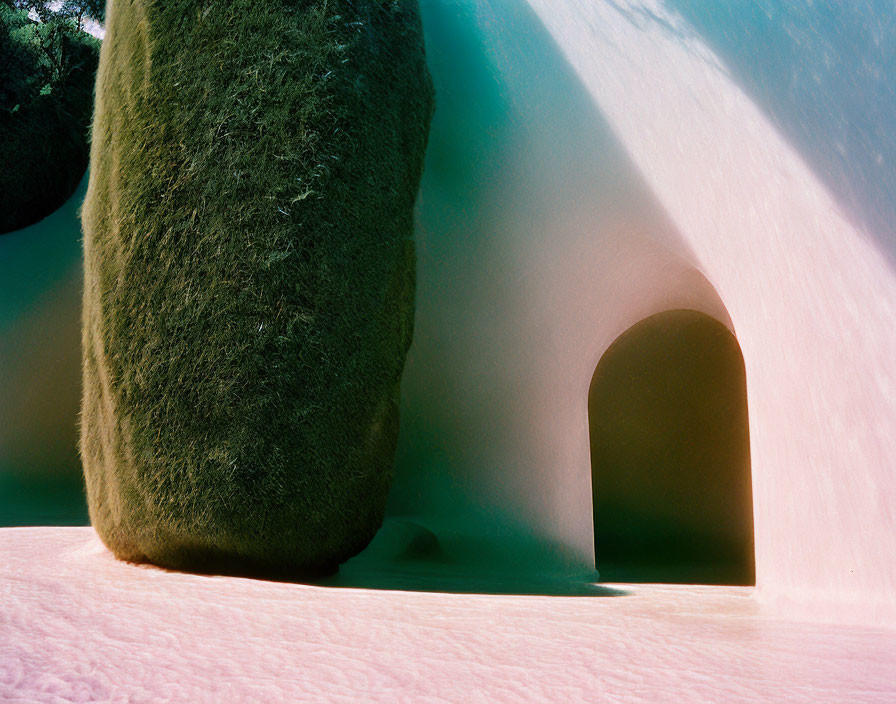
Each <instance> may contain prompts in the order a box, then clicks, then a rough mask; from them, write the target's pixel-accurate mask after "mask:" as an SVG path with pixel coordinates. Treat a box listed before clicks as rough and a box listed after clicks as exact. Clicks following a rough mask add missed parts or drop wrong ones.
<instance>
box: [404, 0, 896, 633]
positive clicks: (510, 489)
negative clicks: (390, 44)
mask: <svg viewBox="0 0 896 704" xmlns="http://www.w3.org/2000/svg"><path fill="white" fill-rule="evenodd" d="M530 5H531V7H532V9H533V10H534V11H535V13H537V16H536V15H535V14H533V13H532V12H529V11H528V8H525V9H524V8H522V7H521V6H520V4H519V3H514V2H503V1H501V0H478V1H476V2H473V1H472V0H471V1H457V0H454V1H453V0H430V2H426V3H424V24H425V26H426V30H427V32H428V35H427V41H428V46H427V50H428V54H429V57H430V59H429V60H430V65H431V68H432V70H433V74H434V77H435V82H436V89H437V94H438V96H439V97H438V110H437V115H436V122H435V123H434V126H433V136H432V141H431V145H432V146H431V150H430V156H429V158H428V162H427V172H426V176H425V180H424V185H423V190H422V192H421V198H420V212H419V217H418V220H419V225H420V226H419V231H418V252H419V255H420V275H419V289H418V317H417V337H416V339H415V343H414V345H415V346H414V348H413V349H412V353H411V358H410V360H409V366H408V372H407V376H406V382H405V387H404V388H405V402H404V409H403V413H404V415H403V423H404V429H403V436H402V441H401V443H400V449H399V475H398V482H397V498H396V500H395V501H394V503H393V506H394V511H395V512H396V513H401V512H406V513H414V512H417V513H419V514H420V515H422V516H428V517H429V518H430V521H431V522H437V519H438V518H439V516H441V517H442V519H443V522H444V523H445V524H446V525H454V526H455V527H457V526H461V525H462V526H465V527H466V528H465V529H468V530H473V528H472V526H477V528H476V530H480V531H482V533H483V535H491V536H492V537H495V538H496V539H499V540H500V539H502V536H506V535H510V534H512V533H517V534H523V533H526V534H529V535H531V536H535V537H538V538H539V539H542V540H544V541H546V542H547V543H549V544H551V545H553V546H554V547H555V550H559V551H560V552H565V554H566V557H567V559H568V560H569V562H570V563H571V564H579V565H581V566H588V565H593V555H594V553H593V549H594V547H593V530H592V516H591V488H590V481H591V477H590V458H589V445H588V430H587V428H588V426H587V423H588V419H587V389H588V383H589V381H590V379H591V376H592V374H593V372H594V369H595V366H596V365H597V363H598V361H599V360H600V358H601V355H602V354H603V352H604V351H605V350H606V349H607V347H608V346H609V345H610V344H611V343H612V342H613V340H614V339H616V337H618V336H619V335H620V334H621V333H622V332H624V331H625V330H626V329H627V328H629V327H630V326H631V325H633V324H635V323H636V322H638V321H639V320H641V319H643V318H645V317H647V316H649V315H651V314H653V313H656V312H659V311H663V310H669V309H673V308H692V309H696V310H699V311H702V312H705V313H707V314H709V315H712V316H713V317H715V318H717V319H718V320H719V321H721V322H723V323H724V324H726V325H727V326H728V327H729V328H730V329H731V330H732V331H733V332H734V333H735V334H736V336H737V339H738V341H739V343H740V346H741V350H742V352H743V356H744V360H745V365H746V375H747V393H748V403H749V421H750V436H751V455H752V474H753V488H754V513H755V515H754V518H755V534H756V560H757V584H758V587H759V594H760V595H763V596H764V597H765V598H767V599H771V600H778V601H780V602H781V603H785V604H786V603H814V604H820V603H830V604H835V605H837V604H839V606H837V607H836V609H835V611H836V610H837V609H841V610H848V609H850V608H856V609H861V610H865V611H866V612H867V611H868V610H869V609H870V610H871V611H873V612H874V613H877V614H879V615H881V616H882V617H885V618H893V617H894V614H896V513H894V506H896V477H894V467H896V460H894V458H896V272H894V269H893V264H892V262H891V261H890V260H889V259H888V256H887V253H886V251H885V250H886V248H885V247H884V246H883V245H881V241H880V237H877V238H875V236H872V235H875V234H876V235H879V236H883V237H886V236H889V237H890V238H891V240H892V239H896V238H893V235H892V232H890V233H886V232H884V233H881V232H877V233H869V232H868V231H867V230H866V229H863V228H862V227H861V226H859V225H855V224H853V221H854V220H855V218H851V217H850V215H849V214H847V213H846V212H845V211H844V209H843V207H841V204H840V202H839V201H838V199H837V198H836V197H835V195H834V194H832V192H831V188H830V184H829V182H826V181H824V180H823V179H821V178H820V177H819V176H818V175H817V174H816V172H815V171H816V170H817V169H815V170H813V167H812V166H810V165H809V162H808V161H807V158H805V157H804V156H803V155H802V154H801V153H800V152H799V151H798V150H797V149H796V148H794V147H793V146H791V144H790V143H789V142H788V139H786V138H785V137H784V136H782V133H781V132H780V131H779V129H778V128H777V127H776V124H775V123H773V122H772V121H771V120H770V119H769V117H768V116H767V114H766V112H765V111H763V110H762V109H761V108H760V107H759V106H757V105H756V104H754V102H753V101H752V100H751V97H750V96H749V95H748V94H747V93H746V92H745V91H744V90H742V89H741V88H740V87H739V85H738V83H737V81H736V80H735V79H734V77H733V72H732V71H730V70H729V69H728V68H727V67H726V66H725V65H724V62H723V61H722V60H721V59H720V58H719V57H718V56H716V55H715V54H714V52H713V50H711V49H710V47H709V46H708V44H707V43H704V42H703V41H702V40H701V38H700V36H699V35H698V33H697V32H696V31H694V30H693V29H692V28H691V27H690V26H689V25H688V24H687V22H686V21H685V20H684V19H683V18H682V17H681V16H679V15H676V14H675V13H673V12H671V11H669V10H667V9H664V8H665V7H666V6H665V5H664V4H663V3H660V2H650V1H648V0H645V1H644V2H638V1H636V0H632V2H627V3H626V2H622V3H613V2H601V1H598V0H568V1H566V2H557V1H555V0H531V2H530ZM452 23H454V24H452ZM735 29H736V28H735ZM806 31H808V32H809V35H808V39H807V41H811V39H812V36H811V31H812V29H811V27H810V28H809V29H808V30H806ZM837 49H838V47H836V46H834V47H833V50H837ZM840 50H842V51H843V52H848V51H852V48H851V47H850V46H844V47H840ZM459 51H463V52H464V54H465V56H467V58H466V60H465V61H466V63H465V62H463V61H458V60H457V59H456V57H457V55H458V52H459ZM452 52H453V53H452ZM834 56H835V57H836V53H835V54H834ZM470 57H472V58H470ZM781 80H782V81H786V80H787V77H786V76H784V77H782V78H781ZM471 84H472V86H473V87H470V86H471ZM477 92H478V94H477ZM472 98H476V102H477V105H476V109H475V111H474V110H472V106H471V105H470V101H471V99H472ZM873 98H874V96H869V101H870V100H873ZM831 101H836V96H832V97H831ZM465 107H466V108H467V109H468V110H470V111H471V114H468V113H465V112H464V108H465ZM820 138H823V135H822V136H820ZM449 140H450V151H448V146H447V145H448V144H449ZM443 141H444V142H445V145H446V146H445V147H443V145H442V142H443ZM443 148H444V149H445V151H443ZM868 148H869V149H873V148H874V145H873V144H869V145H868ZM846 158H847V159H849V158H850V155H847V156H846ZM853 158H855V159H857V160H858V159H859V157H857V156H854V157H853ZM434 398H435V399H438V401H437V403H439V404H440V406H439V407H438V408H435V407H434V404H435V403H436V401H434ZM424 427H429V428H430V430H431V433H432V435H433V437H434V438H436V439H434V440H433V441H432V442H431V443H430V445H428V446H426V447H422V446H421V444H420V441H419V437H418V438H417V439H415V438H414V433H419V432H420V431H421V428H424ZM403 492H404V493H403ZM446 497H447V498H446ZM411 498H413V500H411ZM477 517H478V518H477ZM477 521H478V523H477ZM844 613H845V611H844Z"/></svg>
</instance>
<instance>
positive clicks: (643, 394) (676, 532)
mask: <svg viewBox="0 0 896 704" xmlns="http://www.w3.org/2000/svg"><path fill="white" fill-rule="evenodd" d="M588 418H589V428H590V435H591V486H592V493H593V500H594V503H593V506H594V542H595V558H596V562H597V569H598V570H599V571H600V575H601V579H602V580H604V581H619V582H667V583H687V584H740V585H752V584H755V579H756V576H755V558H754V545H753V498H752V481H751V476H750V440H749V427H748V420H747V385H746V373H745V370H744V361H743V357H742V355H741V351H740V346H739V345H738V343H737V340H736V338H735V337H734V335H732V334H731V332H730V331H729V330H728V329H727V328H726V327H725V326H724V325H722V324H721V323H720V322H718V321H717V320H715V319H714V318H711V317H710V316H708V315H705V314H703V313H698V312H697V311H693V310H673V311H667V312H664V313H658V314H657V315H653V316H650V317H649V318H646V319H644V320H642V321H641V322H639V323H637V324H636V325H634V326H633V327H631V328H629V329H628V330H627V331H626V332H624V333H623V334H622V335H621V336H620V337H619V338H617V340H616V341H615V342H614V343H613V344H612V345H611V346H610V347H609V349H607V351H606V353H604V355H603V357H602V358H601V360H600V362H599V363H598V365H597V369H596V370H595V372H594V376H593V378H592V380H591V387H590V389H589V392H588Z"/></svg>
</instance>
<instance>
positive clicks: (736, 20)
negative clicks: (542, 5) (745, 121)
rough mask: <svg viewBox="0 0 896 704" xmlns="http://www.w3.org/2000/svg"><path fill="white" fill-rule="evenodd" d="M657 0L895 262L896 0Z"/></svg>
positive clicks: (641, 18)
mask: <svg viewBox="0 0 896 704" xmlns="http://www.w3.org/2000/svg"><path fill="white" fill-rule="evenodd" d="M662 1H663V4H664V5H665V6H666V7H667V8H668V9H670V10H672V11H675V12H678V13H679V14H680V15H681V16H682V17H683V18H684V19H685V20H687V23H688V24H689V25H690V26H691V27H692V28H693V30H696V32H697V33H699V35H700V38H701V39H703V40H704V41H705V42H706V43H707V44H708V45H709V46H710V47H711V48H712V50H713V52H714V53H715V54H716V55H717V56H718V57H719V58H721V59H722V60H723V61H724V62H725V65H726V68H727V70H728V73H729V74H730V75H731V76H732V77H733V78H734V80H735V81H736V82H737V84H738V85H739V86H740V87H741V88H742V89H743V90H744V92H746V93H747V94H748V95H749V96H750V97H751V98H752V101H753V103H754V104H755V105H757V106H758V107H760V108H762V109H763V110H764V112H765V113H766V115H767V116H768V117H769V120H770V121H771V122H772V123H773V124H774V125H775V126H776V127H777V128H778V129H779V130H780V131H781V133H782V134H783V135H784V136H785V137H786V138H787V141H788V142H789V143H790V144H791V145H792V146H793V147H795V148H796V149H797V150H798V151H799V152H800V155H801V156H802V157H803V159H804V160H805V162H806V163H807V164H808V165H810V166H811V167H812V170H813V171H814V173H815V175H816V176H817V177H818V178H819V180H821V181H822V182H824V184H825V185H826V186H827V188H828V189H829V190H830V192H831V193H832V194H833V195H834V196H835V197H836V199H837V201H838V203H839V205H840V207H841V208H842V209H843V212H844V214H845V215H846V216H847V217H849V218H850V219H851V220H852V222H853V224H854V225H856V226H857V227H859V228H860V229H862V230H864V231H865V232H866V233H868V234H870V235H872V236H873V237H874V238H875V240H876V241H877V243H878V244H879V245H880V246H881V249H882V250H883V251H884V252H886V253H887V255H888V256H889V259H890V262H891V264H894V265H896V230H894V229H893V222H894V221H896V139H894V138H893V132H894V127H896V71H893V66H896V42H893V40H892V39H893V34H894V32H896V4H894V3H892V2H890V0H857V1H855V2H848V3H846V2H844V3H827V2H820V3H798V2H768V1H764V2H743V1H742V0H724V2H720V3H719V2H714V3H707V2H704V1H703V0H662ZM618 9H620V11H621V12H624V13H625V14H626V16H627V17H628V18H629V19H630V20H631V21H632V22H635V23H644V22H651V21H658V20H657V18H656V17H654V16H652V15H651V14H650V13H649V12H646V11H644V10H641V11H637V10H631V9H629V10H625V11H624V10H622V9H621V8H618ZM689 31H690V30H689Z"/></svg>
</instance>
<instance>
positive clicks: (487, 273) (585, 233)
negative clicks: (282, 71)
mask: <svg viewBox="0 0 896 704" xmlns="http://www.w3.org/2000/svg"><path fill="white" fill-rule="evenodd" d="M421 5H422V14H423V22H424V30H425V33H426V48H427V57H428V63H429V67H430V71H431V73H432V75H433V79H434V82H435V87H436V112H435V117H434V120H433V123H432V128H431V132H430V139H429V147H428V151H427V157H426V168H425V172H424V177H423V183H422V187H421V192H420V198H419V202H418V216H417V235H416V236H417V253H418V276H417V282H418V288H417V313H416V323H415V332H414V342H413V345H412V347H411V350H410V353H409V355H408V362H407V367H406V372H405V376H404V379H403V381H402V408H401V434H400V437H399V443H398V452H397V459H396V476H395V481H394V484H393V490H392V493H391V495H390V505H389V515H391V516H393V517H406V518H413V520H415V521H417V522H419V523H422V524H424V525H425V526H427V527H428V528H431V529H432V530H434V531H437V532H439V535H440V536H441V535H442V532H443V531H446V532H448V533H450V532H452V531H458V532H465V533H466V534H468V535H477V536H481V538H482V541H483V543H484V542H487V541H492V542H495V543H499V544H502V545H503V546H504V548H505V553H504V554H499V555H497V556H496V558H497V559H498V560H499V561H503V562H505V563H507V562H508V561H509V560H510V559H511V557H510V555H511V553H514V552H517V553H519V554H520V555H522V554H528V555H530V556H531V555H534V554H535V552H533V551H536V552H537V551H539V550H542V547H543V546H545V543H539V540H538V538H537V537H536V536H534V535H533V534H532V533H533V531H532V526H533V524H534V523H535V522H536V521H535V519H533V516H532V515H531V509H530V505H531V503H532V502H533V501H535V498H534V497H536V496H539V495H540V496H542V497H543V501H544V503H545V505H548V504H549V502H550V499H551V497H549V496H548V494H550V493H551V492H552V491H553V489H552V488H551V486H550V484H551V482H552V481H554V480H555V477H553V475H552V469H551V466H550V464H549V462H544V463H539V462H535V461H533V457H535V454H534V453H533V452H531V451H530V448H529V447H528V446H527V443H529V442H531V441H532V438H531V434H529V435H527V434H526V432H525V429H524V428H522V427H521V421H520V419H523V418H528V417H531V415H532V408H531V405H532V402H533V401H532V399H533V396H534V394H533V391H532V389H533V387H534V386H537V384H538V383H540V381H539V379H538V378H537V376H538V375H539V374H540V373H542V372H543V370H542V369H541V368H540V362H539V360H540V359H541V357H540V356H539V355H543V354H544V351H543V346H542V343H543V341H544V339H545V336H546V331H547V328H546V325H550V324H551V321H550V320H545V319H544V318H543V317H540V316H541V312H542V311H544V310H545V309H546V308H547V307H549V305H548V303H547V296H546V295H545V290H544V288H545V282H548V283H549V284H550V282H551V281H553V280H552V279H551V278H550V277H551V276H552V275H553V274H552V271H550V267H551V266H553V264H554V263H556V262H557V261H559V260H563V257H553V256H550V252H551V249H552V248H554V249H556V251H557V252H560V251H565V249H563V248H566V249H570V242H569V241H567V239H570V238H571V237H573V236H575V237H579V238H581V239H587V240H588V241H589V243H590V244H589V245H588V247H587V249H590V248H592V246H594V247H601V246H604V244H606V246H607V248H608V251H609V252H611V253H612V256H608V257H607V262H608V263H606V264H604V265H603V266H604V268H607V267H615V268H616V269H619V268H624V267H625V266H626V265H627V262H626V261H625V256H627V255H628V254H629V252H630V251H632V249H634V248H635V247H634V245H632V243H642V242H644V241H647V240H649V239H650V237H656V238H657V239H659V240H660V241H661V243H660V244H659V245H656V244H655V243H654V248H655V249H657V250H664V251H665V249H668V250H670V251H672V252H673V253H674V256H677V257H679V258H680V259H684V260H690V259H692V258H693V254H692V252H691V251H690V250H689V249H688V248H687V246H686V245H685V244H684V243H683V241H682V240H681V238H680V236H679V235H678V233H677V231H676V230H675V228H674V227H673V226H672V225H671V223H670V222H669V220H668V218H667V217H666V215H665V213H664V212H663V211H662V208H661V207H660V206H659V205H658V204H657V202H656V200H655V198H653V197H652V195H651V194H650V192H649V189H648V188H647V187H646V186H645V185H644V183H643V180H642V179H641V177H640V175H639V174H638V172H637V170H636V169H635V168H634V167H633V166H632V164H631V161H630V159H629V157H628V155H627V154H626V152H625V150H624V149H623V148H622V147H621V146H620V144H619V142H618V140H617V139H616V137H615V135H614V134H613V133H612V131H611V129H610V128H609V126H608V125H607V123H606V121H605V119H604V118H603V116H602V114H601V113H600V111H599V110H598V109H597V107H596V106H595V105H594V102H593V100H592V99H591V97H590V95H589V94H588V93H587V91H586V90H585V89H584V87H583V86H582V84H581V82H580V80H579V79H578V77H577V76H576V75H575V73H574V72H573V71H572V69H571V68H570V66H569V64H568V62H567V60H566V58H565V57H564V56H563V53H562V52H561V51H560V50H559V48H558V47H557V45H556V43H555V42H554V40H553V39H552V37H551V36H550V34H549V33H548V32H547V31H546V30H545V28H544V27H543V25H542V23H541V22H540V20H539V19H538V18H537V16H536V15H535V14H534V12H533V11H532V10H531V9H530V8H529V7H528V6H527V5H526V4H525V3H518V2H507V1H503V0H495V1H491V0H490V1H486V2H469V1H468V0H429V1H427V2H423V3H422V4H421ZM632 194H635V195H632ZM645 223H646V224H645ZM572 232H574V233H575V235H569V233H572ZM645 233H650V234H645ZM616 239H624V240H625V242H624V244H623V245H621V246H617V245H616V244H614V241H615V240H616ZM630 247H631V249H629V248H630ZM664 248H665V249H664ZM643 249H648V247H647V246H644V247H643ZM545 252H547V253H548V256H544V253H545ZM620 252H621V253H620ZM672 256H673V255H670V258H672ZM545 260H547V261H545ZM539 262H544V264H543V265H541V264H540V263H539ZM617 263H618V266H617ZM598 268H599V267H598ZM616 273H617V272H616V271H615V270H614V272H613V274H614V275H615V274H616ZM596 275H602V274H601V272H597V274H596ZM605 278H607V279H611V278H612V277H610V276H607V277H605ZM605 288H607V287H606V286H605ZM612 305H614V302H613V301H611V300H607V306H608V307H609V306H612ZM560 313H562V311H561V312H560ZM546 315H547V317H548V318H550V317H555V316H556V315H557V311H550V312H549V313H547V314H546ZM581 471H582V472H586V473H587V472H588V468H587V466H584V467H582V469H581ZM586 510H587V509H586ZM539 519H540V518H539ZM540 546H542V547H540ZM565 551H567V547H566V546H564V545H552V546H550V551H544V550H543V551H541V552H539V553H538V557H537V558H532V559H531V560H529V562H528V566H527V569H530V570H531V569H540V568H541V567H544V566H545V565H548V564H550V563H551V561H552V560H556V561H563V560H565V559H567V556H566V555H565V554H564V552H565Z"/></svg>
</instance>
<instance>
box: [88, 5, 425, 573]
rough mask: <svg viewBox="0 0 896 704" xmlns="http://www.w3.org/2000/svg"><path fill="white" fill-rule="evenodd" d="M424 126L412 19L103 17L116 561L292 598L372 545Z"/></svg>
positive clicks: (289, 10)
mask: <svg viewBox="0 0 896 704" xmlns="http://www.w3.org/2000/svg"><path fill="white" fill-rule="evenodd" d="M432 110H433V89H432V83H431V80H430V77H429V74H428V72H427V69H426V65H425V58H424V50H423V38H422V32H421V27H420V20H419V15H418V8H417V3H416V0H292V1H290V0H232V1H231V2H227V3H214V2H210V1H209V0H168V2H164V3H159V2H154V1H153V0H116V1H115V2H114V3H112V4H111V5H110V14H109V16H108V17H107V34H106V38H105V40H104V42H103V48H102V53H101V58H100V68H99V73H98V78H97V102H96V113H95V118H94V128H93V144H92V151H91V173H90V183H89V187H88V193H87V199H86V202H85V204H84V209H83V225H84V233H85V243H84V244H85V290H84V318H83V324H84V333H83V345H84V398H83V405H82V417H81V454H82V459H83V464H84V472H85V477H86V481H87V492H88V503H89V507H90V515H91V520H92V522H93V524H94V526H95V527H96V529H97V530H98V532H99V534H100V536H101V537H102V539H103V540H104V541H105V542H106V544H107V545H108V546H109V547H110V548H111V549H112V550H113V551H114V552H115V553H116V554H117V555H119V556H120V557H122V558H125V559H128V560H133V561H151V562H155V563H158V564H161V565H165V566H169V567H174V568H179V569H188V570H195V571H213V572H226V573H265V574H270V573H278V574H284V575H310V574H316V573H320V572H325V571H329V570H332V569H334V568H335V566H336V565H337V564H338V563H339V562H341V561H343V560H345V559H347V558H348V557H350V556H351V555H353V554H355V553H357V552H359V551H360V550H361V549H363V548H364V547H365V546H366V545H367V543H368V542H369V540H370V539H371V538H372V537H373V535H374V533H375V532H376V530H377V528H378V527H379V525H380V523H381V521H382V515H383V511H384V507H385V501H386V496H387V492H388V488H389V483H390V479H391V474H392V463H393V459H394V452H395V443H396V438H397V432H398V401H399V381H400V378H401V373H402V369H403V366H404V359H405V354H406V352H407V349H408V347H409V345H410V343H411V336H412V333H413V319H414V271H415V253H414V243H413V239H412V237H413V208H414V202H415V199H416V194H417V189H418V186H419V181H420V176H421V171H422V167H423V155H424V150H425V147H426V140H427V135H428V130H429V122H430V118H431V115H432Z"/></svg>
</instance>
